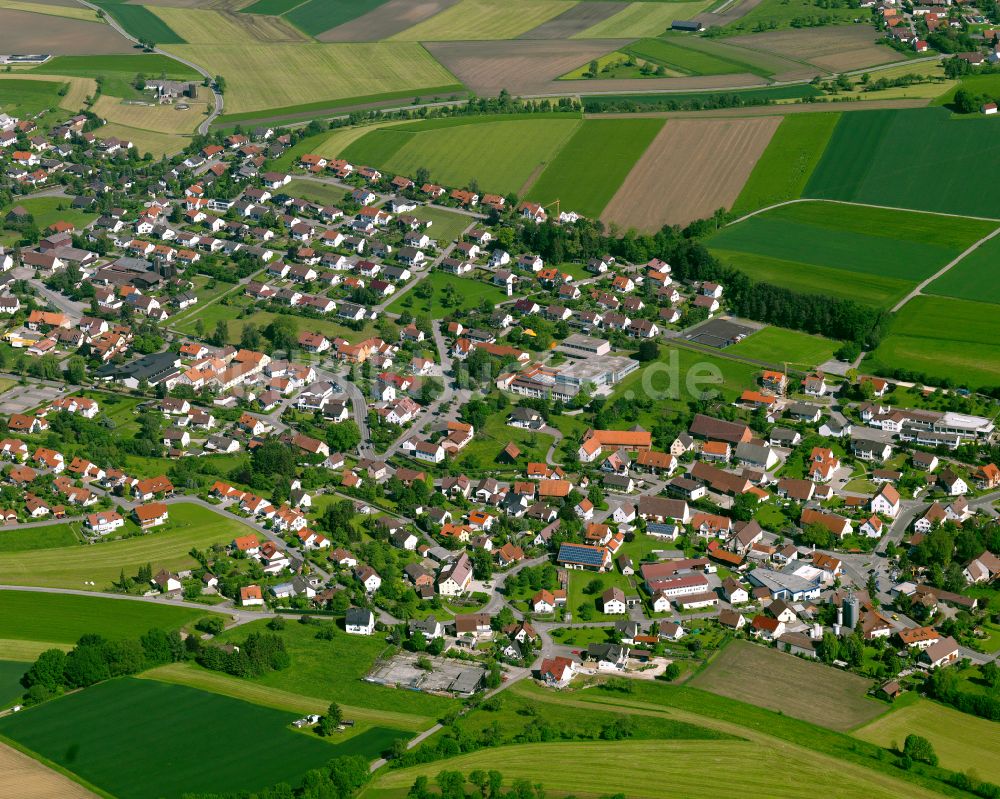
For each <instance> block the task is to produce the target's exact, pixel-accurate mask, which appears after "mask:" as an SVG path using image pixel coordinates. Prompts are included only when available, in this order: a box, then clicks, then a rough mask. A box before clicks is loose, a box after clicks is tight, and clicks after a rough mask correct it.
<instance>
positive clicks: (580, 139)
mask: <svg viewBox="0 0 1000 799" xmlns="http://www.w3.org/2000/svg"><path fill="white" fill-rule="evenodd" d="M662 127H663V120H662V119H587V120H584V122H583V123H582V124H581V125H580V126H579V127H578V128H577V129H576V132H575V133H574V134H573V137H572V138H571V139H570V140H569V141H568V142H567V143H566V145H565V146H564V147H563V148H562V150H560V152H559V155H557V156H556V157H555V158H554V159H553V160H552V162H551V163H550V164H549V165H548V166H547V167H546V168H545V170H544V171H543V172H542V173H541V174H540V175H539V176H538V180H537V181H535V183H534V184H533V185H532V186H531V188H530V189H529V190H528V192H527V198H528V199H529V200H534V201H535V202H539V203H542V204H550V203H553V202H555V201H556V200H559V201H560V208H561V210H563V211H576V212H577V213H579V214H583V215H584V216H589V217H595V218H596V217H598V216H600V214H601V211H603V210H604V206H606V205H607V204H608V202H609V201H610V200H611V198H612V197H613V196H614V195H615V192H616V191H618V188H619V187H620V186H621V184H622V181H624V180H625V178H626V177H628V173H629V172H630V171H631V170H632V167H633V166H634V165H635V163H636V161H638V160H639V158H640V157H641V156H642V154H643V153H644V152H645V151H646V148H647V147H648V146H649V144H650V142H652V141H653V139H654V138H655V137H656V134H657V133H659V132H660V128H662Z"/></svg>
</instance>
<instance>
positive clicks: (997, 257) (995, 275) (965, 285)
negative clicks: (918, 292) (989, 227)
mask: <svg viewBox="0 0 1000 799" xmlns="http://www.w3.org/2000/svg"><path fill="white" fill-rule="evenodd" d="M924 293H926V294H939V295H942V296H945V297H954V298H956V299H960V300H975V301H977V302H992V303H1000V236H998V237H997V238H994V239H990V240H989V241H987V242H985V243H984V244H983V245H982V246H980V247H978V248H977V249H976V250H974V251H973V252H972V253H970V254H969V255H967V256H966V257H965V258H963V259H962V260H961V261H959V262H958V263H957V264H955V266H953V267H952V268H951V269H949V270H948V271H947V272H946V273H945V274H943V275H942V276H941V277H939V278H938V279H937V280H935V281H934V282H933V283H931V284H930V285H929V286H927V288H925V289H924Z"/></svg>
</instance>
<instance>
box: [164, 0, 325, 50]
mask: <svg viewBox="0 0 1000 799" xmlns="http://www.w3.org/2000/svg"><path fill="white" fill-rule="evenodd" d="M153 13H155V14H156V15H157V16H158V17H159V18H160V19H162V20H163V21H164V22H165V23H166V24H167V25H169V26H170V27H171V28H172V29H173V30H175V31H178V32H179V33H180V34H181V36H183V37H184V41H185V43H187V44H190V45H217V44H220V43H225V44H226V45H238V44H256V43H261V44H276V43H282V42H306V41H308V38H307V37H306V36H305V35H304V34H303V33H302V32H301V31H300V30H299V29H298V28H296V27H293V26H292V25H289V24H288V23H287V22H285V20H284V18H282V17H268V16H260V15H257V14H242V13H235V12H223V11H205V10H201V9H191V8H170V7H168V6H158V7H156V8H154V9H153Z"/></svg>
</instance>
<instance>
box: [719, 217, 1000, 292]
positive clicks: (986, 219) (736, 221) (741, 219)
mask: <svg viewBox="0 0 1000 799" xmlns="http://www.w3.org/2000/svg"><path fill="white" fill-rule="evenodd" d="M796 203H836V204H837V205H854V206H857V207H859V208H877V209H879V210H882V211H905V212H907V213H912V214H931V215H932V216H946V217H950V218H952V219H975V220H977V221H979V222H996V223H997V224H1000V219H998V218H996V217H994V216H969V215H968V214H952V213H948V212H947V211H924V210H921V209H920V208H901V207H899V206H896V205H877V204H876V203H859V202H854V201H853V200H828V199H826V198H825V197H796V198H795V199H793V200H782V201H781V202H780V203H774V204H773V205H768V206H765V207H764V208H758V209H757V210H756V211H751V212H750V213H748V214H744V215H743V216H741V217H739V218H737V219H734V220H733V221H732V222H727V223H726V224H725V227H730V226H731V225H738V224H739V223H740V222H746V221H747V220H748V219H751V218H753V217H755V216H757V215H758V214H763V213H765V212H766V211H773V210H774V209H776V208H782V207H784V206H786V205H795V204H796ZM996 233H997V231H993V233H991V234H990V236H989V237H992V236H994V235H996ZM989 237H988V238H989ZM984 240H985V239H984ZM980 243H981V242H976V245H974V246H978V245H979V244H980ZM964 255H965V254H964V253H963V255H962V256H961V257H964ZM893 310H895V309H893Z"/></svg>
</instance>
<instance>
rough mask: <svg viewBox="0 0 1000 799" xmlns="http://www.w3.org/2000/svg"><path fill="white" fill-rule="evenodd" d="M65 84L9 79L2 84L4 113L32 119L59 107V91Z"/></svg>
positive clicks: (0, 100)
mask: <svg viewBox="0 0 1000 799" xmlns="http://www.w3.org/2000/svg"><path fill="white" fill-rule="evenodd" d="M63 85H65V84H61V83H55V82H51V81H40V80H27V79H17V78H15V79H11V80H5V81H4V82H3V86H2V90H3V97H2V99H0V102H2V105H3V109H4V113H7V114H10V115H11V116H18V117H33V116H35V115H36V114H40V113H41V112H42V111H47V110H50V109H55V108H58V107H59V89H60V88H61V87H62V86H63Z"/></svg>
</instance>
